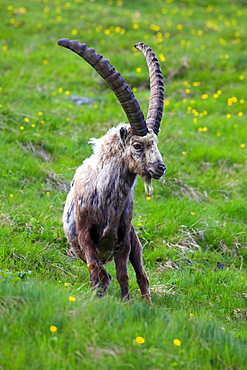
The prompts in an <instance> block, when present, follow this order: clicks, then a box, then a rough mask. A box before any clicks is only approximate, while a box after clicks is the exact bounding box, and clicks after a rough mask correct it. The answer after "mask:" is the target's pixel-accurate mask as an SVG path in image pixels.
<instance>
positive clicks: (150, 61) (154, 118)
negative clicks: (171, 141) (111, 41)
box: [135, 42, 164, 135]
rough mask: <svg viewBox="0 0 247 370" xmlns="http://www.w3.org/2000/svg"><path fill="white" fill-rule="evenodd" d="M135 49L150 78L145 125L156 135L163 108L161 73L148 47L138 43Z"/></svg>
mask: <svg viewBox="0 0 247 370" xmlns="http://www.w3.org/2000/svg"><path fill="white" fill-rule="evenodd" d="M135 47H136V49H138V50H140V51H141V52H142V54H143V55H144V56H145V58H146V62H147V66H148V71H149V77H150V101H149V107H148V115H147V119H146V124H147V126H148V128H151V129H152V130H153V131H154V132H155V133H156V135H158V133H159V127H160V121H161V119H162V113H163V107H164V82H163V75H162V71H161V68H160V64H159V61H158V59H157V58H156V55H155V54H154V52H153V51H152V49H150V47H149V46H148V45H146V44H144V43H143V42H138V43H137V44H136V45H135Z"/></svg>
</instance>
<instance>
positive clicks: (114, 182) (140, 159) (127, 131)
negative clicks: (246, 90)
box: [58, 39, 166, 301]
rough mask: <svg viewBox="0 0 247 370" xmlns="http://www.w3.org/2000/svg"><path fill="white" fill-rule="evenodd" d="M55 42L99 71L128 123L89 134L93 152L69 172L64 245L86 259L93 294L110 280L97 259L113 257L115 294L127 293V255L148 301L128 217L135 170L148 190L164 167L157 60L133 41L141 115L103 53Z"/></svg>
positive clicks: (161, 94)
mask: <svg viewBox="0 0 247 370" xmlns="http://www.w3.org/2000/svg"><path fill="white" fill-rule="evenodd" d="M58 45H61V46H64V47H66V48H68V49H70V50H72V51H74V52H75V53H77V54H78V55H79V56H81V57H82V58H84V59H85V60H86V62H88V63H89V64H90V65H91V66H92V67H93V68H94V69H95V70H96V71H97V72H98V73H99V74H100V76H101V77H103V79H104V80H105V81H106V82H107V83H108V84H109V85H110V87H111V89H112V90H113V92H114V93H115V95H116V96H117V98H118V100H119V102H120V103H121V105H122V107H123V109H124V111H125V113H126V115H127V117H128V120H129V124H120V125H118V126H117V127H113V128H111V129H110V130H109V131H108V132H107V133H106V135H105V136H103V137H101V138H100V139H97V140H96V139H92V141H91V142H92V143H93V144H94V153H93V154H92V156H91V157H90V158H87V159H86V160H85V161H84V162H83V163H82V165H81V166H80V167H79V168H78V169H77V171H76V173H75V176H74V179H73V181H72V183H71V189H70V191H69V194H68V196H67V200H66V204H65V208H64V213H63V226H64V231H65V234H66V237H67V239H68V243H69V246H70V250H71V251H72V252H73V254H75V255H76V256H77V257H79V258H81V259H82V260H83V261H84V262H86V263H87V266H88V269H89V273H90V281H91V287H92V288H96V291H97V295H98V296H99V297H101V296H102V294H103V293H104V292H106V291H107V289H108V286H109V284H110V281H111V276H110V275H109V273H108V272H107V271H106V270H105V268H104V267H103V265H104V264H105V263H106V262H107V261H109V260H110V259H111V258H114V260H115V264H116V276H117V280H118V282H119V285H120V289H121V298H122V299H123V300H129V298H130V296H129V288H128V272H127V265H128V260H130V262H131V264H132V265H133V267H134V270H135V273H136V278H137V283H138V285H139V287H140V290H141V293H142V296H143V298H145V299H147V300H148V301H150V300H151V298H150V291H149V282H148V278H147V275H146V273H145V271H144V268H143V262H142V246H141V243H140V241H139V238H138V236H137V234H136V232H135V230H134V227H133V226H132V223H131V220H132V214H133V187H134V183H135V179H136V176H137V175H139V176H141V177H143V178H144V183H145V185H146V189H147V190H149V191H152V187H151V179H152V178H154V179H160V178H161V177H162V176H163V175H164V173H165V170H166V167H165V165H164V163H163V161H162V157H161V154H160V152H159V150H158V147H157V144H158V140H157V135H158V133H159V127H160V121H161V118H162V112H163V105H164V85H163V77H162V72H161V69H160V65H159V62H158V60H157V58H156V56H155V54H154V53H153V52H152V50H151V49H150V48H149V47H148V46H147V45H146V44H144V43H142V42H140V43H138V44H136V45H135V47H136V48H137V49H139V50H140V51H141V52H142V53H143V54H144V56H145V58H146V61H147V65H148V69H149V75H150V102H149V109H148V115H147V120H146V121H145V120H144V116H143V113H142V111H141V109H140V106H139V104H138V102H137V100H136V99H135V97H134V95H133V93H132V91H131V89H130V87H129V86H128V85H127V84H126V83H125V81H124V79H123V78H122V77H121V75H120V73H119V72H117V71H116V70H115V69H114V68H113V67H112V65H111V64H110V63H109V61H108V60H107V59H104V58H102V56H101V55H99V54H97V53H96V52H95V50H94V49H91V48H87V46H86V44H80V43H79V42H78V41H71V40H69V39H60V40H59V41H58Z"/></svg>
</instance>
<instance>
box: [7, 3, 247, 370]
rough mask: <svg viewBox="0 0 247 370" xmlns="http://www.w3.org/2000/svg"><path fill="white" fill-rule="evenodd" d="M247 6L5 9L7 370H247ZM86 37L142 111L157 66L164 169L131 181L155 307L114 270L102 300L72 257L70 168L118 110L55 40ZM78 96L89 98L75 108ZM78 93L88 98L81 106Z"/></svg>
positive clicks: (119, 117) (120, 116) (118, 116)
mask: <svg viewBox="0 0 247 370" xmlns="http://www.w3.org/2000/svg"><path fill="white" fill-rule="evenodd" d="M246 5H247V3H246V1H245V0H235V1H234V0H228V1H223V0H222V1H221V0H218V1H217V0H211V1H210V0H208V1H207V0H166V1H165V0H153V1H148V0H142V1H138V0H133V1H130V0H108V1H103V0H0V8H1V12H0V21H1V22H0V29H1V33H0V53H1V57H0V58H1V59H0V60H1V73H0V174H1V176H0V221H1V231H0V239H1V248H0V369H1V370H26V369H45V370H49V369H52V370H54V369H59V370H62V369H90V370H91V369H92V370H94V369H105V370H108V369H114V370H115V369H118V370H125V369H138V370H139V369H140V370H144V369H145V370H147V369H148V370H158V369H168V370H170V369H188V370H191V369H205V370H207V369H223V370H226V369H229V370H230V369H234V370H240V369H241V370H242V369H243V370H244V369H247V351H246V345H247V326H246V324H247V265H246V263H247V235H246V234H247V207H246V202H247V85H246V82H247V28H246V19H247V6H246ZM63 37H68V38H71V39H77V40H79V41H80V42H85V43H86V44H87V45H88V46H89V47H94V48H95V49H96V51H97V52H98V53H100V54H103V55H104V57H106V58H108V59H109V60H110V62H111V63H112V64H113V65H114V67H115V68H116V69H117V70H119V71H120V72H121V74H122V76H123V77H124V78H125V79H126V81H127V82H128V83H129V84H130V86H131V88H132V89H133V91H134V94H135V96H136V98H137V99H138V101H139V103H140V105H141V107H142V109H143V112H144V115H146V112H147V107H148V99H149V77H148V71H147V67H146V62H145V59H144V58H143V56H142V54H141V53H140V52H139V51H137V50H135V49H134V48H133V45H134V44H135V43H136V42H139V41H144V42H146V43H147V44H148V45H149V46H150V47H151V48H152V49H153V51H154V52H155V53H156V55H157V57H158V58H159V60H160V64H161V68H162V71H163V75H164V80H165V113H164V116H163V120H162V122H161V132H160V134H159V148H160V151H161V153H162V155H163V158H164V162H165V164H166V166H167V172H166V175H165V176H164V177H163V179H162V180H160V181H153V185H154V194H153V195H152V196H151V197H148V196H147V195H146V194H145V193H144V189H143V181H142V179H141V178H138V181H137V184H136V187H135V207H134V219H133V224H134V226H135V228H136V230H137V232H138V235H139V237H140V239H141V242H142V245H143V255H144V262H145V268H146V271H147V273H148V276H149V279H150V285H151V293H152V301H153V305H152V306H149V305H148V304H146V303H145V302H143V301H142V300H141V298H140V292H139V289H138V286H137V284H136V281H135V275H134V272H133V269H132V267H131V266H130V268H129V276H130V293H131V301H130V302H128V303H122V302H121V301H120V298H119V296H120V294H119V286H118V283H117V281H116V278H115V267H114V264H113V263H109V264H108V265H107V270H108V271H109V272H110V273H111V275H113V277H114V279H113V281H112V283H111V286H110V289H109V293H108V295H107V296H106V297H104V298H103V299H101V300H98V299H97V298H96V297H95V296H94V293H92V292H91V290H90V287H89V276H88V271H87V267H86V265H85V264H84V263H82V262H80V261H78V260H73V259H69V258H68V257H67V256H66V240H65V237H64V233H63V229H62V224H61V216H62V211H63V204H64V201H65V198H66V194H67V191H68V186H69V183H70V181H71V179H72V178H73V174H74V171H75V169H76V168H77V167H78V166H79V165H80V164H81V162H82V161H83V160H84V159H85V158H86V157H88V156H90V155H91V153H92V150H91V147H90V145H88V140H89V139H90V138H91V137H98V136H100V135H104V133H105V132H106V131H107V130H108V129H109V128H110V127H112V126H114V125H117V124H118V123H119V122H124V121H126V117H125V114H124V112H123V110H122V108H121V106H120V104H119V103H118V102H117V100H116V98H115V96H114V94H113V93H112V91H111V90H110V89H109V87H108V86H107V85H106V83H105V82H104V81H102V79H101V77H100V76H99V75H97V73H96V72H95V71H94V70H93V69H92V68H91V67H90V66H89V65H88V64H87V63H86V62H85V61H83V60H82V59H81V58H79V57H78V56H77V55H75V54H74V53H71V52H70V51H69V50H66V49H64V48H61V47H59V46H57V40H58V39H59V38H63ZM76 97H84V98H87V99H86V104H82V105H78V104H76V99H77V98H76ZM84 100H85V99H84Z"/></svg>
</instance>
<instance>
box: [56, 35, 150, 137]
mask: <svg viewBox="0 0 247 370" xmlns="http://www.w3.org/2000/svg"><path fill="white" fill-rule="evenodd" d="M58 45H60V46H64V47H66V48H68V49H70V50H72V51H74V52H75V53H76V54H78V55H79V56H81V57H82V58H83V59H85V60H86V62H88V63H89V64H90V65H91V66H92V67H93V68H94V69H95V70H96V71H97V72H98V73H99V75H100V76H101V77H102V78H103V79H104V80H105V81H106V82H107V83H108V85H109V86H110V87H111V89H112V90H113V92H114V94H115V95H116V97H117V98H118V100H119V102H120V103H121V105H122V107H123V109H124V111H125V113H126V115H127V117H128V120H129V123H130V125H131V128H132V131H133V134H134V135H138V136H145V135H146V134H147V132H148V129H147V125H146V122H145V120H144V116H143V113H142V111H141V109H140V106H139V104H138V102H137V100H136V98H135V97H134V95H133V92H132V91H131V89H130V87H129V86H128V85H127V84H126V82H125V81H124V79H123V78H122V77H121V75H120V73H119V72H117V71H116V70H115V68H114V67H113V66H112V65H111V64H110V62H109V60H108V59H104V58H103V57H102V55H99V54H97V53H96V51H95V50H94V49H91V48H88V47H87V45H86V44H80V43H79V42H78V41H76V40H69V39H60V40H58Z"/></svg>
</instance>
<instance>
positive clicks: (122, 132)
mask: <svg viewBox="0 0 247 370" xmlns="http://www.w3.org/2000/svg"><path fill="white" fill-rule="evenodd" d="M127 136H128V133H127V129H126V128H125V127H121V128H120V137H121V140H122V143H123V145H124V146H126V139H127Z"/></svg>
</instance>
